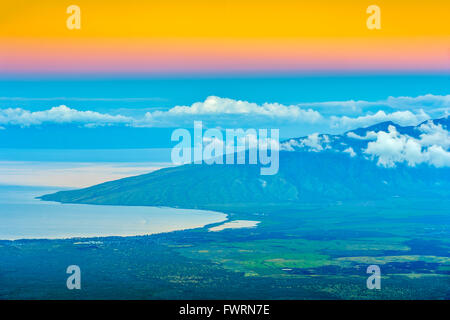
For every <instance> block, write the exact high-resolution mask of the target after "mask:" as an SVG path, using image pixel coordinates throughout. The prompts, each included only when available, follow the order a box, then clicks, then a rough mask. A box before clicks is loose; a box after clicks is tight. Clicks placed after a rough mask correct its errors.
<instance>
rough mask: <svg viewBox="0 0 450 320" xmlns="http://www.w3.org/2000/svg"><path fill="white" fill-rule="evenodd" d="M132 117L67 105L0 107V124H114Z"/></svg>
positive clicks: (127, 120) (126, 121) (124, 121)
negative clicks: (44, 107)
mask: <svg viewBox="0 0 450 320" xmlns="http://www.w3.org/2000/svg"><path fill="white" fill-rule="evenodd" d="M130 121H131V118H128V117H124V116H121V115H116V116H114V115H109V114H106V113H99V112H95V111H78V110H75V109H71V108H69V107H67V106H59V107H53V108H51V109H49V110H44V111H34V112H30V111H28V110H24V109H21V108H14V109H13V108H8V109H0V124H3V125H11V124H12V125H21V126H30V125H40V124H43V123H82V124H95V125H103V124H112V123H129V122H130Z"/></svg>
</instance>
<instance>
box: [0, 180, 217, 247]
mask: <svg viewBox="0 0 450 320" xmlns="http://www.w3.org/2000/svg"><path fill="white" fill-rule="evenodd" d="M58 190H61V189H60V188H59V189H54V188H53V189H49V188H43V187H15V186H1V187H0V240H17V239H62V238H78V237H88V238H89V237H104V236H134V235H148V234H154V233H162V232H170V231H175V230H183V229H190V228H198V227H203V226H205V225H208V224H212V223H218V222H222V221H224V220H225V219H226V215H225V214H223V213H219V212H212V211H202V210H185V209H173V208H159V207H137V206H136V207H130V206H99V205H80V204H60V203H56V202H48V201H41V200H38V199H35V197H37V196H40V195H43V194H47V193H51V192H55V191H58Z"/></svg>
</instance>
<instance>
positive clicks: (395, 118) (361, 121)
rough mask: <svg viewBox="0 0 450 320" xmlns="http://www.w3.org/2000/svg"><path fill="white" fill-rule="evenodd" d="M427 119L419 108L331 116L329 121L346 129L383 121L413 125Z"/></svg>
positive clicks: (425, 114)
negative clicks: (361, 114)
mask: <svg viewBox="0 0 450 320" xmlns="http://www.w3.org/2000/svg"><path fill="white" fill-rule="evenodd" d="M428 119H430V116H429V115H428V114H427V113H426V112H425V111H423V110H419V111H418V112H417V113H412V112H411V111H409V110H408V111H396V112H392V113H386V112H384V111H382V110H380V111H378V112H376V113H375V114H368V115H364V116H359V117H356V118H350V117H347V116H342V117H336V116H332V117H331V122H332V126H333V127H336V128H343V129H346V128H359V127H368V126H371V125H374V124H377V123H380V122H385V121H392V122H394V123H396V124H399V125H401V126H415V125H417V124H419V123H420V122H423V121H425V120H428Z"/></svg>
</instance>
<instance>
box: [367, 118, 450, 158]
mask: <svg viewBox="0 0 450 320" xmlns="http://www.w3.org/2000/svg"><path fill="white" fill-rule="evenodd" d="M441 129H442V127H440V126H436V125H434V124H430V123H429V124H427V125H422V126H421V127H420V128H419V130H423V131H424V133H422V134H421V135H420V138H419V139H415V138H412V137H410V136H408V135H403V134H400V133H399V132H397V130H396V128H395V127H394V126H389V128H388V132H384V131H379V132H378V133H377V139H376V141H371V142H369V143H368V145H367V149H365V150H364V152H365V153H366V154H368V155H370V156H372V157H373V158H376V159H377V164H378V165H380V166H384V167H395V166H396V164H397V163H407V165H409V166H416V165H417V164H420V163H428V164H431V165H434V166H436V167H448V166H450V153H449V152H448V150H447V149H448V146H449V143H450V139H449V136H448V132H447V134H446V136H444V138H443V140H437V139H436V137H437V135H441V134H443V133H442V132H441Z"/></svg>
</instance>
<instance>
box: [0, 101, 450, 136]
mask: <svg viewBox="0 0 450 320" xmlns="http://www.w3.org/2000/svg"><path fill="white" fill-rule="evenodd" d="M449 101H450V95H447V96H436V95H425V96H419V97H397V98H395V97H389V98H387V99H386V100H381V101H375V102H369V101H353V100H349V101H331V102H316V103H314V102H313V103H297V104H292V105H284V104H280V103H262V104H257V103H253V102H249V101H243V100H235V99H229V98H222V97H217V96H210V97H207V98H206V99H205V100H204V101H200V102H195V103H193V104H191V105H185V106H174V107H172V108H169V109H167V110H156V111H150V112H147V113H145V114H143V113H142V114H141V115H140V116H134V117H129V116H124V115H120V114H118V115H111V114H107V113H100V112H96V111H79V110H76V109H72V108H69V107H67V106H59V107H53V108H51V109H49V110H43V111H35V112H31V111H28V110H25V109H21V108H8V109H0V125H3V126H7V125H20V126H31V125H40V124H44V123H71V122H73V123H82V124H84V125H86V126H96V125H107V124H126V125H130V126H135V127H139V126H145V127H177V126H182V127H186V126H192V124H193V121H194V120H203V121H205V122H207V123H208V125H209V126H210V127H211V126H216V127H217V126H221V127H242V126H243V124H245V126H246V127H247V128H251V127H254V128H255V127H256V128H258V127H259V128H261V127H268V126H269V127H274V126H277V127H279V128H281V127H282V126H291V127H294V128H295V127H296V126H297V124H301V125H302V128H308V129H305V131H309V132H315V131H329V132H330V133H331V132H336V133H338V132H342V131H344V130H351V129H355V128H359V127H366V126H370V125H373V124H376V123H379V122H383V121H393V122H395V123H397V124H400V125H417V124H419V123H420V122H423V121H425V120H427V119H430V118H431V117H432V116H433V117H440V116H443V115H445V114H447V113H448V112H449V110H450V102H449ZM436 110H439V112H440V113H439V114H436ZM309 132H308V133H309ZM304 133H306V132H304ZM304 133H302V134H304ZM353 138H355V139H358V137H356V136H353ZM372 138H373V136H370V137H369V136H366V137H365V139H367V140H370V139H372ZM361 139H362V138H361Z"/></svg>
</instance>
